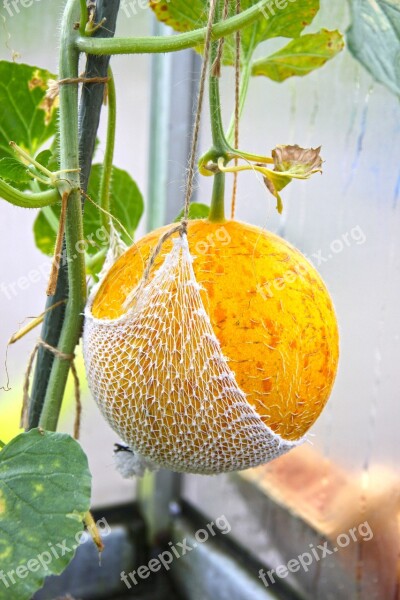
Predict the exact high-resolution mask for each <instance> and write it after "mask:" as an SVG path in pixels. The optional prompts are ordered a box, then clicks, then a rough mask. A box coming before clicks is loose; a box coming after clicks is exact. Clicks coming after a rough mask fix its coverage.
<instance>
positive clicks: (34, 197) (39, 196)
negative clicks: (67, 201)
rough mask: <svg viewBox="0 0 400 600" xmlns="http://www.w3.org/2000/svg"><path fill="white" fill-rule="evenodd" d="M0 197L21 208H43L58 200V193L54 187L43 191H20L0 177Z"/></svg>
mask: <svg viewBox="0 0 400 600" xmlns="http://www.w3.org/2000/svg"><path fill="white" fill-rule="evenodd" d="M0 198H3V199H4V200H7V202H10V204H14V206H21V207H22V208H43V207H44V206H50V205H51V204H55V203H56V202H59V200H60V194H59V193H58V191H57V190H55V189H54V190H47V191H45V192H21V191H20V190H17V189H15V188H14V187H12V186H11V185H9V184H8V183H6V182H5V181H3V180H2V179H0Z"/></svg>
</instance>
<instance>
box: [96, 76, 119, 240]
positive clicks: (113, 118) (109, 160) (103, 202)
mask: <svg viewBox="0 0 400 600" xmlns="http://www.w3.org/2000/svg"><path fill="white" fill-rule="evenodd" d="M108 77H109V80H108V84H107V85H108V94H107V99H108V121H107V141H106V150H105V153H104V161H103V170H102V172H101V181H100V194H99V204H100V206H101V208H102V209H103V210H102V211H101V222H102V225H103V227H104V229H105V230H106V231H109V229H110V217H109V216H108V214H107V213H109V212H110V192H111V178H112V170H113V160H114V148H115V128H116V124H117V98H116V93H115V82H114V77H113V74H112V70H111V67H108ZM104 211H106V212H104Z"/></svg>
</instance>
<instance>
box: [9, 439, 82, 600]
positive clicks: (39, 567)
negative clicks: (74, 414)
mask: <svg viewBox="0 0 400 600" xmlns="http://www.w3.org/2000/svg"><path fill="white" fill-rule="evenodd" d="M90 488H91V475H90V472H89V469H88V463H87V458H86V455H85V453H84V452H83V450H82V448H81V447H80V445H79V444H78V443H77V442H76V441H75V440H73V439H72V438H71V437H70V436H69V435H66V434H61V433H50V432H39V431H38V430H37V429H33V430H32V431H29V432H28V433H22V434H21V435H19V436H17V437H16V438H14V439H13V440H12V441H11V442H10V443H9V444H7V445H6V446H5V447H4V448H3V449H2V450H1V451H0V565H1V573H2V574H3V575H4V577H2V578H1V579H0V600H9V599H10V598H12V599H13V600H29V599H30V598H31V596H32V594H33V593H34V592H35V591H36V590H37V589H39V588H40V587H41V586H42V585H43V582H44V579H45V577H47V576H48V575H51V574H54V575H58V574H60V573H61V572H62V571H63V570H64V569H65V568H66V567H67V565H68V564H69V562H70V561H71V560H72V558H73V556H74V554H75V550H76V548H77V546H78V544H79V535H80V533H81V532H82V530H83V523H82V520H83V518H84V516H85V514H86V513H87V511H88V510H89V507H90Z"/></svg>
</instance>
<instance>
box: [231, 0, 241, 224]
mask: <svg viewBox="0 0 400 600" xmlns="http://www.w3.org/2000/svg"><path fill="white" fill-rule="evenodd" d="M240 10H241V2H240V0H236V14H239V13H240ZM240 40H241V35H240V31H237V32H236V53H235V142H234V145H235V149H237V148H239V120H240V50H241V44H240ZM238 162H239V161H238V158H237V157H235V161H234V165H235V167H237V165H238ZM238 175H239V174H238V173H237V171H235V173H234V174H233V189H232V202H231V219H234V218H235V212H236V197H237V188H238Z"/></svg>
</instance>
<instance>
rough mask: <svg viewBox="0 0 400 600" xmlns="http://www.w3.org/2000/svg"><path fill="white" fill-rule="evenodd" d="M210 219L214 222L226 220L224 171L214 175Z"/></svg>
mask: <svg viewBox="0 0 400 600" xmlns="http://www.w3.org/2000/svg"><path fill="white" fill-rule="evenodd" d="M208 220H209V221H211V222H212V223H222V222H223V221H225V173H222V172H220V173H216V174H215V175H214V181H213V190H212V196H211V208H210V214H209V216H208Z"/></svg>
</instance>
